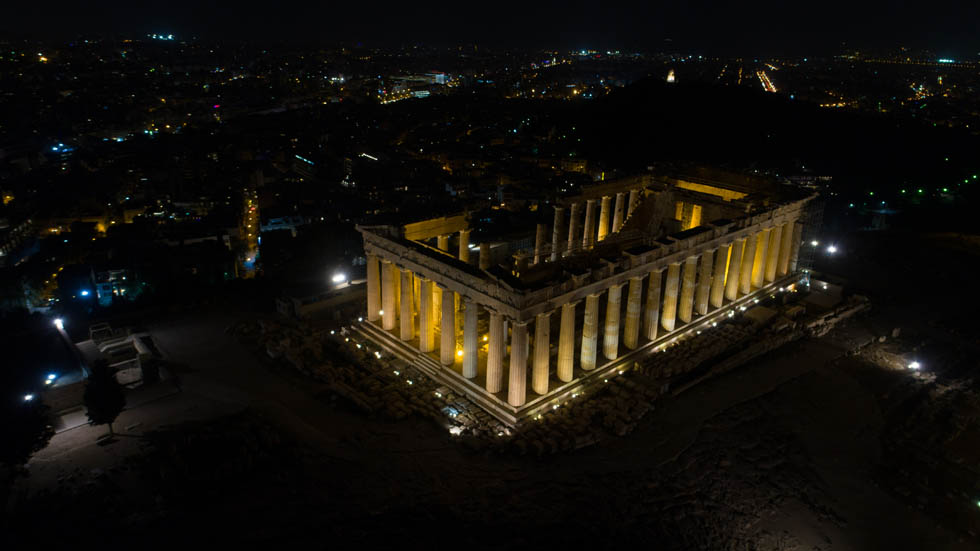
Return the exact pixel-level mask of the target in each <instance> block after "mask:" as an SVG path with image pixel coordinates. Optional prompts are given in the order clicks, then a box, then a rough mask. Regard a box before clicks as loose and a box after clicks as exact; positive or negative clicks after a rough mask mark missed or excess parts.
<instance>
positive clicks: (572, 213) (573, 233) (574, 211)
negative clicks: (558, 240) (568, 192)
mask: <svg viewBox="0 0 980 551" xmlns="http://www.w3.org/2000/svg"><path fill="white" fill-rule="evenodd" d="M581 210H582V205H580V204H578V203H572V207H571V208H570V209H569V211H568V247H566V250H567V251H568V252H569V253H571V252H572V251H574V250H575V249H577V248H578V247H576V246H575V244H576V242H577V239H578V219H579V216H581V212H580V211H581Z"/></svg>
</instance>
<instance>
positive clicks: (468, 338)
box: [463, 299, 480, 379]
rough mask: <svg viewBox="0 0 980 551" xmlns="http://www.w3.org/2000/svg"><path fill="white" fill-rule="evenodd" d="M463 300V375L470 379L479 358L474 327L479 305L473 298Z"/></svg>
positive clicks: (474, 374) (474, 372) (474, 373)
mask: <svg viewBox="0 0 980 551" xmlns="http://www.w3.org/2000/svg"><path fill="white" fill-rule="evenodd" d="M464 302H465V305H466V306H465V310H464V312H463V377H466V378H467V379H472V378H473V377H476V364H477V360H478V359H479V356H478V355H477V348H476V342H477V334H476V327H477V321H478V316H479V315H480V310H479V308H480V307H479V306H478V305H477V303H476V301H475V300H470V299H466V300H465V301H464Z"/></svg>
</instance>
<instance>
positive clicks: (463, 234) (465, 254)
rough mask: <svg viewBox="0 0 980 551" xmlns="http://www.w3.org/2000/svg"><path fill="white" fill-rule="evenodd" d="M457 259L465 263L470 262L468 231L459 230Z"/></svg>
mask: <svg viewBox="0 0 980 551" xmlns="http://www.w3.org/2000/svg"><path fill="white" fill-rule="evenodd" d="M459 259H460V260H461V261H462V262H466V263H469V261H470V230H459Z"/></svg>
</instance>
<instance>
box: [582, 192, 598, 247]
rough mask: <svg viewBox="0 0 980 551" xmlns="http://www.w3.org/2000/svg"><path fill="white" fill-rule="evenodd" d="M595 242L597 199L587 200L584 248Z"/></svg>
mask: <svg viewBox="0 0 980 551" xmlns="http://www.w3.org/2000/svg"><path fill="white" fill-rule="evenodd" d="M593 243H595V199H589V200H588V201H586V202H585V230H584V231H583V232H582V248H583V249H588V248H591V247H592V244H593Z"/></svg>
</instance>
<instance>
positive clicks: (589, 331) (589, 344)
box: [579, 295, 599, 371]
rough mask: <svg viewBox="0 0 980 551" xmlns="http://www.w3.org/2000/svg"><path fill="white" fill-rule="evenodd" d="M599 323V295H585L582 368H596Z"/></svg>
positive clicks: (589, 369) (580, 360) (588, 369)
mask: <svg viewBox="0 0 980 551" xmlns="http://www.w3.org/2000/svg"><path fill="white" fill-rule="evenodd" d="M598 325H599V295H589V296H587V297H585V321H584V323H583V325H582V353H581V358H580V359H579V362H580V364H581V366H582V369H584V370H586V371H591V370H593V369H595V355H596V337H597V335H598Z"/></svg>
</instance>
